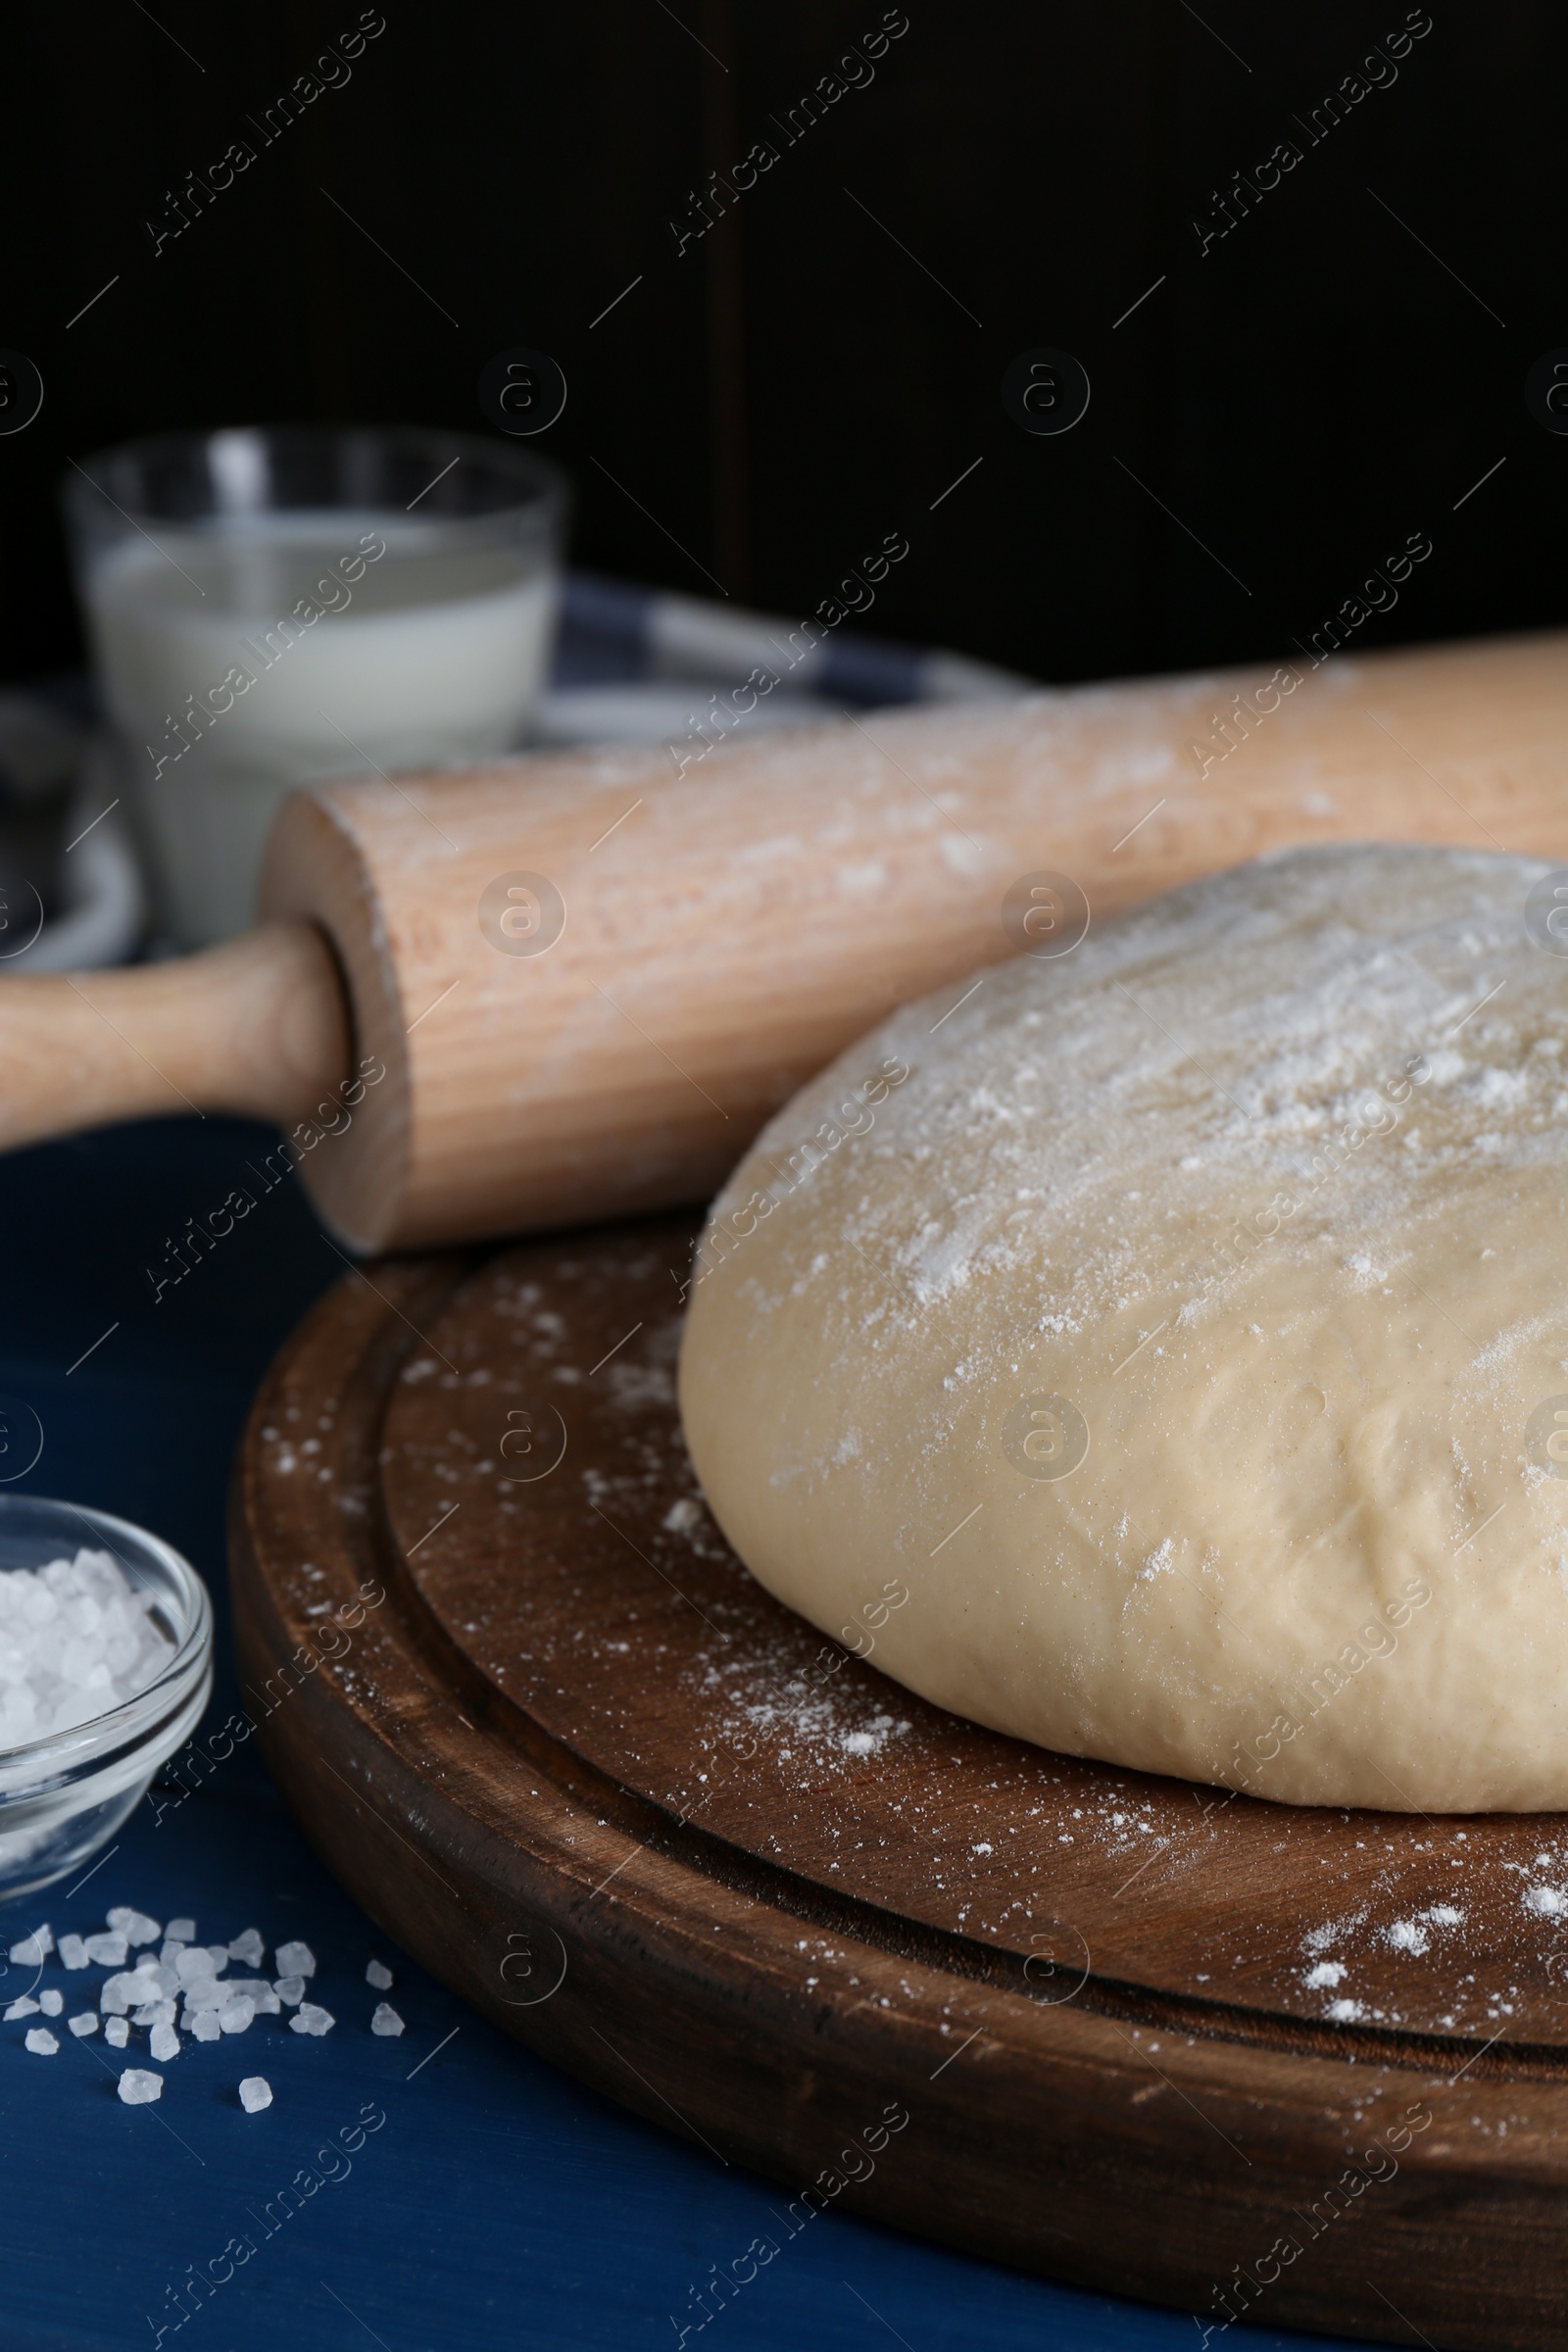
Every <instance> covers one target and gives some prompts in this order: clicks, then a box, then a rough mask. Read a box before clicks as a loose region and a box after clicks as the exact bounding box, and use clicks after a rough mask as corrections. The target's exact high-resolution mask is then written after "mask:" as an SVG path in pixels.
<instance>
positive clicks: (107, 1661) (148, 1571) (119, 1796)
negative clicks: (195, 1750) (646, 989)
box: [0, 1495, 213, 1900]
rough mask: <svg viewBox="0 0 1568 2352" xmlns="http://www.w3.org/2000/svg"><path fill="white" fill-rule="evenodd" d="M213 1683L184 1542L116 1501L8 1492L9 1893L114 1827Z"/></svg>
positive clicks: (0, 1668)
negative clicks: (96, 1503)
mask: <svg viewBox="0 0 1568 2352" xmlns="http://www.w3.org/2000/svg"><path fill="white" fill-rule="evenodd" d="M212 1684H213V1610H212V1602H211V1600H210V1599H209V1597H208V1593H207V1588H206V1586H205V1585H204V1584H203V1583H202V1580H201V1578H200V1577H199V1576H198V1575H197V1574H196V1571H195V1569H194V1568H192V1567H191V1565H190V1563H189V1561H188V1560H186V1559H183V1558H182V1557H181V1556H180V1554H179V1553H178V1552H177V1551H175V1550H174V1549H173V1547H172V1545H171V1544H165V1543H163V1542H162V1541H161V1540H160V1539H159V1538H158V1537H157V1536H153V1535H149V1534H148V1533H147V1532H146V1530H145V1529H143V1528H139V1527H132V1526H131V1525H130V1524H129V1522H128V1521H126V1520H124V1519H116V1518H113V1517H112V1516H111V1515H110V1514H109V1513H108V1512H107V1511H93V1510H86V1509H83V1508H81V1507H79V1506H78V1505H77V1504H75V1503H68V1502H52V1501H49V1500H48V1499H46V1498H45V1497H44V1496H42V1495H0V1900H9V1899H10V1898H11V1897H12V1896H14V1895H20V1894H25V1893H27V1892H29V1891H30V1890H31V1889H33V1888H35V1887H47V1886H48V1885H49V1884H50V1883H51V1882H52V1881H53V1880H55V1879H59V1878H63V1877H64V1876H65V1874H66V1872H67V1871H71V1870H74V1869H76V1868H77V1867H78V1865H79V1864H80V1863H82V1862H83V1861H85V1860H86V1858H87V1857H88V1855H90V1854H92V1853H95V1852H96V1851H97V1849H98V1847H99V1846H101V1845H102V1844H103V1843H104V1842H105V1840H106V1839H108V1838H111V1837H113V1835H114V1833H115V1832H116V1830H118V1829H119V1827H120V1825H121V1823H122V1822H123V1820H124V1819H125V1817H126V1815H127V1814H128V1813H129V1812H130V1810H131V1808H132V1806H133V1805H135V1803H136V1802H137V1800H138V1798H139V1797H140V1796H141V1795H142V1794H143V1793H144V1791H145V1790H146V1789H147V1787H148V1786H149V1784H150V1782H151V1781H152V1778H153V1775H154V1774H155V1773H156V1772H157V1770H158V1768H159V1766H160V1765H161V1764H163V1763H165V1762H166V1761H167V1760H168V1758H169V1757H170V1756H172V1754H173V1753H174V1751H175V1749H176V1748H178V1747H181V1746H182V1745H183V1744H184V1742H185V1741H186V1740H188V1739H189V1738H190V1736H191V1734H192V1732H194V1730H195V1729H196V1726H197V1724H198V1723H199V1722H200V1720H201V1717H202V1713H203V1711H204V1709H205V1707H206V1705H207V1700H208V1697H209V1695H210V1693H211V1691H212Z"/></svg>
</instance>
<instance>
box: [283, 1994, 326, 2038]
mask: <svg viewBox="0 0 1568 2352" xmlns="http://www.w3.org/2000/svg"><path fill="white" fill-rule="evenodd" d="M288 2022H289V2030H290V2032H291V2033H294V2034H330V2033H331V2031H332V2028H333V2027H334V2026H335V2025H336V2024H337V2019H336V2018H335V2017H334V2016H333V2015H332V2012H331V2010H330V2009H321V2008H319V2007H318V2005H317V2003H316V2002H315V2001H301V2003H300V2005H299V2009H298V2012H297V2013H296V2014H295V2015H294V2016H293V2017H291V2018H290V2019H289V2021H288Z"/></svg>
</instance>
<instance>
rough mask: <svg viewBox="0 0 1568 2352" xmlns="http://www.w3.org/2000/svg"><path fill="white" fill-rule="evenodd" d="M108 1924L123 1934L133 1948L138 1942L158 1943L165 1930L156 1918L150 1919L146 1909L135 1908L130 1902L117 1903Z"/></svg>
mask: <svg viewBox="0 0 1568 2352" xmlns="http://www.w3.org/2000/svg"><path fill="white" fill-rule="evenodd" d="M107 1924H108V1925H109V1926H110V1927H112V1928H114V1929H115V1930H116V1931H117V1933H118V1934H120V1935H122V1936H123V1937H124V1938H125V1941H126V1942H127V1943H128V1944H129V1945H130V1946H131V1948H132V1950H134V1949H135V1948H136V1946H137V1945H138V1944H143V1943H156V1942H157V1941H158V1939H159V1937H160V1936H162V1934H163V1932H164V1931H163V1929H162V1928H161V1927H160V1926H159V1925H158V1922H157V1920H156V1919H149V1918H148V1916H147V1914H146V1912H145V1911H135V1910H133V1909H132V1908H131V1906H130V1905H129V1904H128V1903H117V1904H116V1905H115V1907H114V1909H113V1910H112V1911H111V1912H110V1914H109V1919H108V1923H107Z"/></svg>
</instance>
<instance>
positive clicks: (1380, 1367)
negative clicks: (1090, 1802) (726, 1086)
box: [681, 847, 1568, 1810]
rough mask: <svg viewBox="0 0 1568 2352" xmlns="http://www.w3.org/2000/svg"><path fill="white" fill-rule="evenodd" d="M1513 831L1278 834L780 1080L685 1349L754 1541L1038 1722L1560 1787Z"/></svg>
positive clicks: (1552, 1346) (1566, 1772) (1538, 1256)
mask: <svg viewBox="0 0 1568 2352" xmlns="http://www.w3.org/2000/svg"><path fill="white" fill-rule="evenodd" d="M1548 870H1549V869H1548V868H1546V867H1545V866H1544V865H1542V864H1540V863H1538V862H1536V861H1534V860H1528V859H1523V858H1505V857H1500V856H1493V855H1490V854H1481V853H1468V852H1462V851H1455V850H1445V849H1417V848H1380V847H1351V848H1333V849H1321V850H1304V851H1295V852H1291V853H1288V854H1285V855H1282V856H1278V857H1275V858H1265V859H1262V860H1260V861H1258V862H1257V863H1256V864H1253V865H1250V866H1247V867H1244V868H1241V869H1239V870H1238V871H1235V872H1232V873H1229V874H1224V875H1220V876H1217V877H1214V878H1212V879H1209V880H1206V881H1203V882H1201V883H1197V884H1194V885H1191V886H1190V887H1188V888H1186V889H1183V890H1179V891H1176V892H1173V893H1172V894H1170V895H1169V896H1168V897H1166V898H1163V899H1160V900H1156V901H1154V902H1152V903H1151V904H1150V905H1148V906H1146V907H1140V908H1137V909H1135V910H1134V911H1132V912H1131V913H1129V914H1126V915H1123V916H1119V917H1115V918H1112V919H1111V920H1109V921H1106V922H1104V923H1103V924H1097V925H1096V926H1095V927H1094V928H1093V929H1092V930H1091V932H1090V935H1089V937H1088V938H1087V939H1086V940H1085V941H1084V943H1083V944H1082V946H1081V947H1079V948H1078V949H1077V950H1076V951H1075V952H1074V953H1073V954H1071V955H1069V956H1061V957H1058V958H1055V959H1054V960H1039V961H1036V960H1033V959H1031V958H1030V957H1027V956H1024V957H1020V958H1019V959H1018V960H1017V961H1015V962H1012V963H1009V964H1005V965H1002V966H999V967H995V968H993V969H990V970H988V971H987V972H986V973H985V975H984V979H983V983H982V985H981V986H980V987H979V988H978V989H977V990H976V991H975V993H974V994H973V995H972V996H971V997H970V998H969V999H968V1001H967V1002H966V1003H963V1004H961V1005H959V1006H958V1009H957V1010H956V1011H951V1012H950V1009H949V1008H950V1006H952V1005H955V1004H957V1002H958V1000H959V999H961V998H962V995H963V984H962V983H959V984H956V985H955V986H953V987H952V988H949V989H946V990H944V991H943V992H942V993H941V995H940V996H938V997H933V998H930V999H927V1000H925V1001H924V1002H923V1003H921V1004H918V1005H910V1006H907V1007H906V1008H905V1010H904V1011H902V1012H901V1013H899V1014H898V1015H896V1016H895V1018H894V1019H892V1020H891V1021H889V1022H887V1023H886V1024H885V1025H884V1026H883V1027H882V1028H881V1029H879V1030H877V1031H876V1032H874V1033H873V1034H872V1035H871V1036H870V1037H868V1038H865V1039H862V1040H861V1041H860V1043H859V1044H858V1045H857V1046H855V1047H853V1048H852V1049H851V1050H850V1051H849V1052H848V1053H847V1054H844V1055H842V1056H841V1058H840V1059H839V1061H838V1062H837V1063H836V1064H835V1065H834V1066H833V1068H832V1069H830V1070H829V1071H827V1072H826V1073H825V1074H824V1075H823V1076H822V1077H820V1078H818V1079H816V1080H814V1081H812V1083H811V1084H810V1085H809V1086H808V1087H807V1088H806V1089H805V1090H804V1091H803V1092H802V1093H801V1094H800V1095H799V1096H798V1097H797V1098H796V1099H795V1101H794V1102H793V1103H790V1104H789V1105H788V1107H787V1108H786V1109H785V1110H784V1111H783V1112H781V1113H780V1115H779V1116H778V1117H777V1118H776V1119H775V1120H774V1121H773V1122H772V1124H771V1126H770V1127H769V1128H768V1129H767V1130H766V1132H765V1133H764V1134H763V1135H762V1136H761V1137H760V1140H759V1142H758V1144H757V1145H756V1146H755V1148H754V1149H753V1151H752V1152H750V1153H749V1154H748V1156H747V1158H746V1159H745V1161H743V1163H742V1165H741V1166H740V1168H738V1169H737V1171H736V1173H735V1175H734V1176H733V1178H732V1179H731V1181H730V1183H729V1184H728V1185H727V1186H726V1188H725V1190H724V1193H723V1194H722V1195H721V1196H720V1199H719V1200H718V1201H717V1202H716V1203H715V1205H714V1211H713V1216H712V1218H711V1222H710V1226H709V1230H708V1233H707V1235H706V1236H705V1239H704V1243H703V1245H702V1248H701V1250H700V1251H699V1257H698V1265H697V1279H696V1280H695V1282H694V1285H693V1290H692V1297H691V1307H690V1314H689V1320H688V1327H687V1332H686V1338H685V1344H684V1349H683V1353H682V1359H681V1404H682V1411H683V1415H684V1420H685V1426H686V1434H687V1440H688V1443H689V1445H690V1447H691V1451H692V1456H693V1459H694V1461H695V1463H696V1467H697V1471H698V1474H699V1476H700V1478H701V1479H702V1482H703V1485H704V1488H705V1490H706V1492H707V1495H708V1498H709V1500H710V1502H711V1506H712V1509H713V1511H714V1514H715V1516H716V1517H717V1519H718V1521H719V1523H720V1525H721V1526H722V1527H723V1529H724V1531H725V1533H726V1535H727V1536H728V1537H729V1539H730V1541H731V1542H732V1543H733V1544H734V1545H735V1547H736V1549H737V1550H738V1551H739V1552H740V1554H741V1556H742V1558H743V1559H745V1560H746V1561H747V1563H748V1565H749V1566H750V1567H751V1568H752V1569H753V1570H754V1572H755V1573H756V1574H757V1576H758V1577H759V1578H760V1580H761V1582H762V1583H763V1584H764V1585H766V1586H767V1587H768V1588H769V1589H770V1590H771V1591H772V1592H774V1593H777V1594H778V1595H779V1596H780V1598H782V1599H784V1600H786V1601H788V1602H789V1603H790V1604H791V1605H792V1606H794V1607H795V1608H797V1609H799V1610H801V1611H802V1612H803V1613H804V1614H805V1615H806V1616H808V1617H809V1618H810V1619H812V1620H813V1621H814V1623H815V1624H817V1625H818V1626H820V1627H821V1628H822V1630H823V1631H824V1632H826V1633H828V1634H831V1635H833V1636H835V1637H837V1638H838V1639H840V1640H842V1641H844V1642H846V1643H847V1644H848V1645H850V1646H851V1647H854V1648H856V1649H858V1651H859V1652H860V1653H861V1654H870V1655H871V1657H872V1662H873V1663H874V1664H875V1665H877V1666H878V1667H881V1668H883V1669H884V1670H885V1671H886V1672H887V1673H888V1674H890V1675H892V1676H894V1677H896V1678H897V1679H898V1680H899V1681H901V1682H903V1683H906V1684H907V1685H908V1686H909V1687H910V1688H911V1689H913V1690H915V1691H919V1692H920V1693H921V1694H922V1695H923V1696H925V1697H927V1698H930V1699H933V1700H936V1701H938V1702H939V1703H941V1704H943V1705H946V1706H949V1707H952V1708H954V1709H956V1711H957V1712H959V1713H960V1714H964V1715H968V1716H972V1717H974V1718H975V1719H977V1720H978V1721H980V1722H982V1723H986V1724H989V1725H992V1726H994V1727H995V1728H997V1729H999V1730H1002V1731H1006V1732H1011V1733H1015V1734H1018V1735H1021V1736H1023V1737H1025V1738H1028V1739H1031V1740H1039V1741H1041V1742H1043V1743H1044V1744H1045V1745H1047V1746H1050V1747H1055V1748H1060V1749H1065V1750H1068V1751H1071V1752H1074V1753H1078V1754H1085V1755H1093V1756H1100V1757H1103V1758H1105V1759H1106V1760H1108V1761H1110V1762H1113V1763H1117V1764H1122V1765H1130V1766H1136V1767H1140V1768H1143V1769H1145V1770H1150V1771H1155V1772H1168V1773H1173V1774H1178V1775H1183V1776H1186V1777H1189V1778H1192V1779H1195V1780H1200V1781H1208V1782H1217V1783H1222V1784H1225V1785H1228V1786H1230V1787H1232V1788H1237V1789H1249V1790H1250V1791H1251V1792H1252V1793H1254V1794H1258V1795H1264V1796H1271V1797H1277V1798H1283V1799H1286V1800H1289V1801H1293V1802H1297V1803H1335V1804H1350V1805H1372V1806H1378V1807H1387V1808H1393V1809H1408V1808H1415V1809H1426V1810H1443V1809H1451V1810H1472V1809H1474V1810H1483V1809H1489V1808H1495V1809H1535V1808H1538V1807H1539V1808H1556V1807H1562V1806H1568V958H1564V957H1559V956H1557V955H1555V954H1554V953H1551V952H1549V950H1546V949H1544V948H1543V947H1542V946H1539V945H1537V944H1536V943H1535V941H1534V940H1533V939H1532V938H1531V937H1530V936H1529V935H1528V934H1527V931H1526V927H1525V906H1526V901H1527V899H1528V897H1529V894H1530V892H1531V890H1532V889H1533V888H1534V887H1535V886H1536V885H1537V884H1538V883H1539V882H1541V881H1542V880H1543V878H1544V876H1545V875H1546V873H1547V871H1548ZM1539 933H1540V926H1539V923H1538V935H1539ZM944 1015H946V1016H947V1017H945V1018H944V1017H943V1016H944ZM1559 1414H1560V1418H1559ZM1559 1455H1560V1456H1561V1457H1562V1458H1561V1459H1560V1460H1559V1458H1558V1457H1559ZM891 1581H896V1582H897V1583H898V1584H899V1585H901V1586H903V1587H907V1592H908V1595H909V1597H908V1600H907V1604H901V1605H900V1606H899V1607H898V1608H897V1610H896V1611H888V1610H886V1609H884V1610H883V1611H882V1613H881V1615H880V1617H878V1615H877V1596H878V1595H879V1594H881V1593H883V1592H884V1590H885V1589H886V1588H887V1587H888V1586H889V1584H890V1582H891ZM868 1642H873V1643H874V1647H872V1648H871V1649H870V1650H869V1653H868V1652H867V1644H868Z"/></svg>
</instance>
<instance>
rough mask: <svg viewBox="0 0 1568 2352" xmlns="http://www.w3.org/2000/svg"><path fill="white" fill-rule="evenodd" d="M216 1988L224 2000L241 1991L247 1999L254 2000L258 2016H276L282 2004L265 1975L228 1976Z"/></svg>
mask: <svg viewBox="0 0 1568 2352" xmlns="http://www.w3.org/2000/svg"><path fill="white" fill-rule="evenodd" d="M218 1989H219V1991H220V1992H221V1994H222V1995H223V1998H224V1999H225V2000H227V1999H228V1998H229V1997H230V1996H231V1995H234V1994H239V1993H243V1994H244V1996H245V1998H246V1999H247V2000H248V2001H251V2002H254V2004H255V2008H256V2014H257V2016H258V2017H276V2016H277V2015H278V2013H279V2012H280V2010H281V2009H282V2006H283V2004H282V2002H281V2001H280V2000H279V1999H278V1997H277V1995H276V1993H275V1992H274V1991H273V1990H272V1987H271V1986H270V1985H269V1983H268V1982H267V1979H266V1978H265V1977H230V1978H229V1980H228V1983H227V1984H226V1985H220V1986H219V1988H218Z"/></svg>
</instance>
